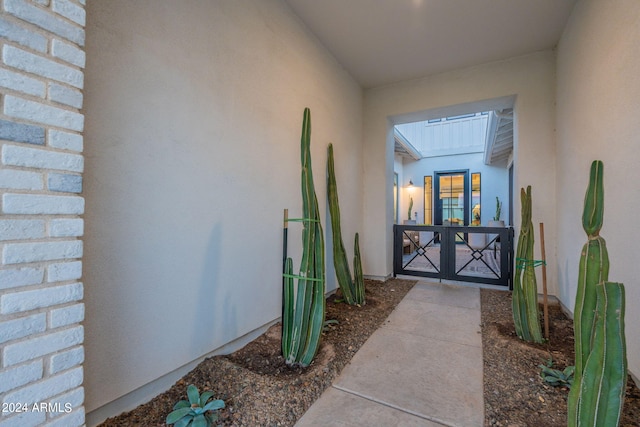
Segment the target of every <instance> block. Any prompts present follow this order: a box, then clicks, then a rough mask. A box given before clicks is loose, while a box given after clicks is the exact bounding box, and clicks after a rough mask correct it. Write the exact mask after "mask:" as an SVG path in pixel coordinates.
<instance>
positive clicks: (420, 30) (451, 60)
mask: <svg viewBox="0 0 640 427" xmlns="http://www.w3.org/2000/svg"><path fill="white" fill-rule="evenodd" d="M285 1H286V2H287V3H288V4H289V5H290V6H291V8H292V9H293V11H294V12H295V13H296V14H297V15H298V16H299V17H300V19H301V20H302V21H303V22H304V23H305V25H306V26H307V27H308V28H309V29H310V30H311V32H313V33H314V34H315V35H316V36H317V37H318V39H319V40H320V42H321V43H322V44H323V45H324V46H325V47H326V48H327V49H328V50H329V51H330V52H331V53H332V54H333V55H334V56H335V57H336V58H337V60H338V62H340V64H342V66H344V67H345V68H346V69H347V70H348V71H349V73H350V74H351V75H352V76H353V77H354V78H355V79H356V80H357V81H358V82H359V83H360V84H361V85H362V86H363V87H364V88H370V87H376V86H381V85H385V84H389V83H394V82H398V81H402V80H409V79H415V78H419V77H424V76H427V75H431V74H436V73H440V72H443V71H449V70H454V69H458V68H462V67H468V66H472V65H477V64H482V63H486V62H491V61H496V60H500V59H505V58H509V57H513V56H518V55H524V54H527V53H531V52H536V51H539V50H545V49H550V48H553V47H555V46H556V44H557V42H558V40H559V39H560V35H561V34H562V30H563V28H564V26H565V24H566V22H567V19H568V18H569V15H570V14H571V10H572V8H573V5H574V4H575V3H576V0H285Z"/></svg>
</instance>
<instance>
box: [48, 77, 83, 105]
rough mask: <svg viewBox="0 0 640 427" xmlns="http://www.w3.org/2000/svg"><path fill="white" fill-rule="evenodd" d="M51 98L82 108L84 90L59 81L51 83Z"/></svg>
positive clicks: (54, 100)
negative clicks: (72, 87)
mask: <svg viewBox="0 0 640 427" xmlns="http://www.w3.org/2000/svg"><path fill="white" fill-rule="evenodd" d="M49 99H50V100H52V101H53V102H57V103H60V104H65V105H68V106H70V107H74V108H78V109H80V108H82V99H83V98H82V92H80V91H79V90H76V89H71V88H70V87H67V86H63V85H59V84H57V83H51V84H50V85H49Z"/></svg>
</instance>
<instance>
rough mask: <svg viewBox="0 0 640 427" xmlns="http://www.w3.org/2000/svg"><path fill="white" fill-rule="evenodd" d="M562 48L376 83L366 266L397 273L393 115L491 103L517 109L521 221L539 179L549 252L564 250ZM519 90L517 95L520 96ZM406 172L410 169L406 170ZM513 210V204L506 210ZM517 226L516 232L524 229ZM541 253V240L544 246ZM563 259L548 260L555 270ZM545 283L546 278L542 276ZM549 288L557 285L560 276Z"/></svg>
mask: <svg viewBox="0 0 640 427" xmlns="http://www.w3.org/2000/svg"><path fill="white" fill-rule="evenodd" d="M554 95H555V53H554V52H553V51H544V52H538V53H534V54H531V55H527V56H523V57H517V58H511V59H508V60H504V61H499V62H494V63H490V64H485V65H481V66H476V67H471V68H466V69H462V70H457V71H453V72H448V73H444V74H438V75H434V76H429V77H425V78H423V79H418V80H412V81H408V82H403V83H398V84H394V85H389V86H384V87H379V88H374V89H369V90H366V91H365V97H364V157H363V159H364V174H365V182H366V184H367V185H366V186H365V188H364V213H365V216H364V235H365V238H366V244H364V245H363V246H364V248H365V249H364V253H363V258H364V259H363V263H364V271H365V274H367V275H370V276H378V277H386V276H388V275H390V274H392V252H393V251H392V240H393V236H392V221H393V208H392V206H393V205H392V203H391V199H392V194H393V144H392V132H391V129H392V126H391V125H392V123H394V122H409V121H411V119H413V120H418V119H424V118H429V117H431V118H435V117H442V116H444V115H449V114H450V115H454V114H463V113H469V112H475V111H482V110H483V109H487V110H489V109H492V108H505V107H508V106H510V105H508V103H512V106H514V107H515V109H514V120H515V122H514V133H515V142H514V145H515V148H514V164H515V169H514V188H515V191H516V193H517V194H516V195H514V204H515V206H517V207H518V208H517V209H516V214H515V215H514V220H515V221H514V222H515V225H516V227H518V226H519V224H520V214H519V212H520V209H519V206H520V194H519V188H520V187H521V186H526V185H532V189H533V218H534V226H535V227H536V229H537V223H539V222H544V224H545V243H546V255H547V258H548V259H550V260H554V259H555V255H556V252H555V251H556V238H555V236H556V215H555V201H556V191H555V134H554V119H555V107H554ZM513 97H515V103H513V102H514V101H513V99H514V98H513ZM405 180H406V176H405ZM505 215H507V212H505ZM518 231H519V230H518V228H516V235H517V233H518ZM536 253H537V254H539V247H538V246H536ZM556 267H557V266H556V264H555V263H553V262H551V263H550V264H549V266H548V276H549V277H555V274H556V270H557V268H556ZM539 283H540V281H539ZM549 291H550V293H552V294H554V293H555V291H556V287H555V283H554V281H550V283H549Z"/></svg>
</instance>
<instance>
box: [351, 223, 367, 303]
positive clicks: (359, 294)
mask: <svg viewBox="0 0 640 427" xmlns="http://www.w3.org/2000/svg"><path fill="white" fill-rule="evenodd" d="M359 241H360V238H359V237H358V233H356V237H355V239H354V243H353V253H354V255H353V274H354V278H353V283H354V286H355V289H356V301H357V302H358V304H360V305H364V304H365V297H364V275H363V274H362V260H361V258H360V243H359Z"/></svg>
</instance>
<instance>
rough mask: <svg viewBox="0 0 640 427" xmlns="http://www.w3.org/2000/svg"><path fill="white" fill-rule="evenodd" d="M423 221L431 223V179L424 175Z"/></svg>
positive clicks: (426, 223)
mask: <svg viewBox="0 0 640 427" xmlns="http://www.w3.org/2000/svg"><path fill="white" fill-rule="evenodd" d="M424 223H425V225H433V179H432V177H431V176H425V177H424Z"/></svg>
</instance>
